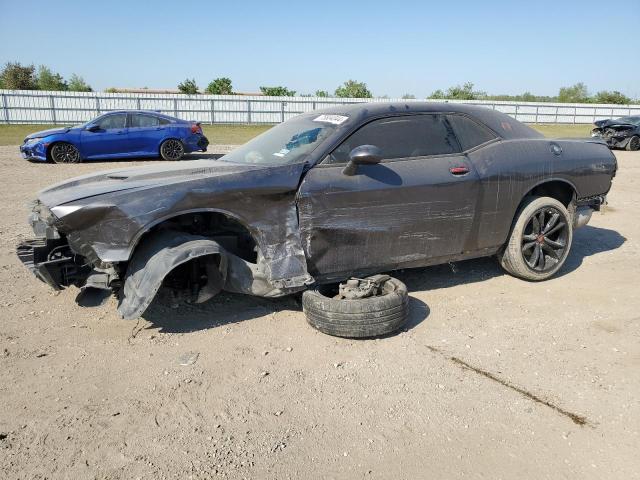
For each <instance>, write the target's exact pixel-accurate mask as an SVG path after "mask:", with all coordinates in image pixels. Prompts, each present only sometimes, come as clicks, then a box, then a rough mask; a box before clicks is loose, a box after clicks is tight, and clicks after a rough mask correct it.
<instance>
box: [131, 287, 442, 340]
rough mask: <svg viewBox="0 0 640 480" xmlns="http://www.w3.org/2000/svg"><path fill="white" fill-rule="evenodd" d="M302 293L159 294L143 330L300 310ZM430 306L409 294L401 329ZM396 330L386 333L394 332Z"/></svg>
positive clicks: (202, 326) (181, 328)
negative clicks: (199, 300)
mask: <svg viewBox="0 0 640 480" xmlns="http://www.w3.org/2000/svg"><path fill="white" fill-rule="evenodd" d="M301 299H302V294H301V293H298V294H294V295H289V296H287V297H281V298H276V299H266V298H260V297H253V296H250V295H241V294H235V293H229V292H222V293H220V294H219V295H217V296H216V297H215V298H213V299H211V300H209V301H208V302H206V303H203V304H197V305H195V304H184V303H181V304H179V305H175V306H174V305H172V304H171V300H170V298H169V297H168V296H165V295H159V296H158V297H157V298H156V299H155V300H154V301H153V302H152V303H151V305H150V306H149V308H148V309H147V311H146V312H145V313H144V314H143V315H142V318H144V319H145V320H147V321H148V322H149V323H150V324H149V325H148V326H147V327H145V329H146V330H152V329H158V330H159V331H160V332H162V333H190V332H196V331H199V330H206V329H209V328H214V327H223V326H225V325H230V324H233V323H239V322H244V321H245V320H251V319H254V318H258V317H264V316H266V315H272V314H275V313H278V312H286V311H288V312H302V300H301ZM429 313H430V310H429V307H428V306H427V304H425V303H424V302H423V301H422V300H419V299H417V298H414V297H411V296H410V297H409V318H408V320H407V323H406V324H405V326H404V327H403V329H402V330H400V332H402V331H408V330H411V329H413V328H415V327H416V326H418V325H419V324H420V323H422V322H423V321H424V320H425V319H426V318H427V317H428V316H429ZM397 333H399V332H394V333H393V334H390V335H387V336H394V335H396V334H397Z"/></svg>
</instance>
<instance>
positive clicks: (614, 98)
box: [591, 90, 631, 105]
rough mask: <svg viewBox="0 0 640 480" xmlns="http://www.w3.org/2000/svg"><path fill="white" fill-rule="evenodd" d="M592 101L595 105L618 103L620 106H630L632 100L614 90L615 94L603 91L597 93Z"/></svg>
mask: <svg viewBox="0 0 640 480" xmlns="http://www.w3.org/2000/svg"><path fill="white" fill-rule="evenodd" d="M591 100H592V101H593V103H617V104H619V105H629V104H630V103H631V99H630V98H629V97H627V96H626V95H625V94H624V93H620V92H619V91H617V90H614V91H613V92H609V91H607V90H603V91H601V92H598V93H596V94H595V96H594V97H593V98H592V99H591Z"/></svg>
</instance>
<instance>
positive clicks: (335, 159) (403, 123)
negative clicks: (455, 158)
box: [326, 114, 460, 163]
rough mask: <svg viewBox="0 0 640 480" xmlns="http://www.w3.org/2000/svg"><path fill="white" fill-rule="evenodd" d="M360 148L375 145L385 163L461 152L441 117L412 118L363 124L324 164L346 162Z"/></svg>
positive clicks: (387, 119) (429, 115) (397, 118)
mask: <svg viewBox="0 0 640 480" xmlns="http://www.w3.org/2000/svg"><path fill="white" fill-rule="evenodd" d="M360 145H375V146H376V147H378V148H380V150H382V158H384V159H385V160H389V159H390V160H392V159H395V158H412V157H423V156H427V155H444V154H448V153H458V152H460V147H459V145H458V143H457V141H456V138H455V136H454V134H453V131H452V130H451V128H450V126H449V124H448V123H447V121H446V119H445V116H444V115H440V114H428V115H411V116H405V117H389V118H383V119H380V120H374V121H373V122H371V123H368V124H366V125H365V126H363V127H362V128H360V130H358V131H356V132H354V133H353V134H352V135H351V136H350V137H349V138H347V139H346V140H345V141H344V142H342V144H341V145H340V146H339V147H337V148H336V149H335V150H334V151H333V152H332V153H331V155H329V158H328V160H326V162H327V163H346V162H348V161H349V153H350V152H351V150H353V149H354V148H356V147H359V146H360Z"/></svg>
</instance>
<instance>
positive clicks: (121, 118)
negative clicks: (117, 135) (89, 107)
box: [98, 113, 127, 130]
mask: <svg viewBox="0 0 640 480" xmlns="http://www.w3.org/2000/svg"><path fill="white" fill-rule="evenodd" d="M126 121H127V115H126V114H124V113H118V114H115V115H107V116H106V117H104V118H101V119H100V122H99V123H98V126H99V127H100V129H101V130H111V129H114V128H124V125H125V122H126Z"/></svg>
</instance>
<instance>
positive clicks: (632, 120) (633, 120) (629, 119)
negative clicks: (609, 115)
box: [618, 117, 640, 126]
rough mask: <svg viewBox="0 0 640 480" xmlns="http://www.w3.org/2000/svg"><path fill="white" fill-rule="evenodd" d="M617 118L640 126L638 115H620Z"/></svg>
mask: <svg viewBox="0 0 640 480" xmlns="http://www.w3.org/2000/svg"><path fill="white" fill-rule="evenodd" d="M618 120H622V121H624V122H628V123H633V124H634V125H638V126H640V117H620V118H619V119H618Z"/></svg>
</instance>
